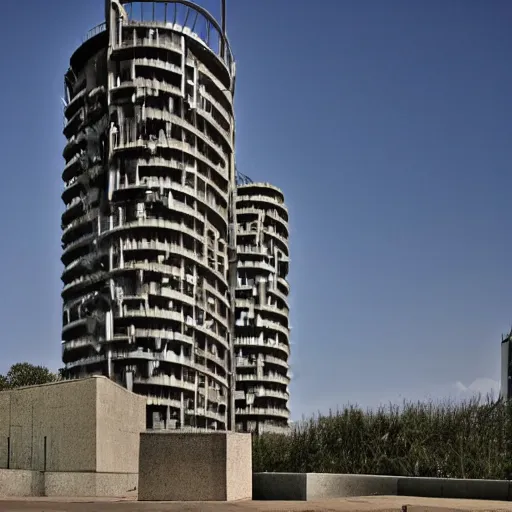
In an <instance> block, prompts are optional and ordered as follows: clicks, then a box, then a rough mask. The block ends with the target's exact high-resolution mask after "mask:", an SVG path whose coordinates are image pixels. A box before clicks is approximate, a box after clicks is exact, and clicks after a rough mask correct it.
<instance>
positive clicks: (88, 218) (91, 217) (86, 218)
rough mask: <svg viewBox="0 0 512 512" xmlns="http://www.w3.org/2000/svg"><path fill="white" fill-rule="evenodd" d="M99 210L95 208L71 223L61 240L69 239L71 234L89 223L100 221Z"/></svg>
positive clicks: (63, 232) (63, 231)
mask: <svg viewBox="0 0 512 512" xmlns="http://www.w3.org/2000/svg"><path fill="white" fill-rule="evenodd" d="M98 214H99V208H93V209H92V210H91V211H89V212H87V213H86V214H85V215H82V216H80V217H78V218H77V219H75V220H73V221H71V222H70V223H69V224H68V225H67V226H66V227H65V228H64V229H63V230H62V235H61V238H62V240H65V239H68V238H69V234H70V233H71V232H72V231H73V230H74V229H75V228H77V227H79V226H81V225H82V226H83V225H84V224H87V223H89V222H92V221H95V220H97V219H98Z"/></svg>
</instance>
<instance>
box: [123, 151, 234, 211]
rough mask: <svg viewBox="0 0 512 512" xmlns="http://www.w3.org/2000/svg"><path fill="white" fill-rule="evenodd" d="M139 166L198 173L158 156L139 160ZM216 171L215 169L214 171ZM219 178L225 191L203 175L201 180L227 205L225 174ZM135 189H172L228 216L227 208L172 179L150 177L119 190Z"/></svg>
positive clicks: (178, 162) (172, 160)
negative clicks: (218, 209) (223, 183)
mask: <svg viewBox="0 0 512 512" xmlns="http://www.w3.org/2000/svg"><path fill="white" fill-rule="evenodd" d="M138 163H139V165H140V166H149V167H166V168H169V169H179V170H180V171H185V170H189V171H190V172H194V173H195V172H196V169H195V167H194V166H186V165H184V164H183V162H181V161H178V160H174V159H172V158H162V157H157V156H150V157H149V159H148V160H146V159H139V162H138ZM213 170H214V171H215V169H213ZM219 177H221V179H222V181H223V182H225V189H224V190H223V189H221V188H219V187H218V185H217V184H216V183H215V182H214V181H213V180H211V179H209V178H207V177H205V176H203V175H201V179H203V180H205V182H206V183H207V184H208V185H209V186H210V187H211V188H212V189H213V190H215V192H217V194H218V195H219V196H220V197H221V198H222V200H223V202H224V204H226V205H227V201H228V181H227V179H226V177H225V176H224V175H223V174H219ZM133 187H146V188H155V189H160V188H161V187H163V188H164V189H171V190H177V191H178V192H183V193H184V194H188V195H191V196H193V197H194V198H196V199H199V200H201V199H203V200H204V203H205V205H207V206H208V207H210V208H213V209H214V210H217V207H218V208H221V209H222V211H223V212H225V213H226V214H227V208H226V207H225V206H221V205H218V204H212V203H211V202H209V201H207V200H206V198H205V197H204V196H202V195H201V194H199V193H198V192H197V191H196V190H195V189H193V188H191V187H188V186H185V185H182V184H180V183H176V182H174V181H172V180H171V178H170V177H168V178H156V177H155V178H152V177H148V178H147V179H146V180H145V179H144V178H143V179H142V180H141V181H140V183H139V184H135V183H131V184H128V185H124V184H121V185H120V186H119V190H122V189H124V188H133Z"/></svg>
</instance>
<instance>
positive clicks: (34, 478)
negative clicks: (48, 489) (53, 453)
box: [0, 469, 44, 498]
mask: <svg viewBox="0 0 512 512" xmlns="http://www.w3.org/2000/svg"><path fill="white" fill-rule="evenodd" d="M11 496H12V497H29V496H44V473H42V472H40V471H28V470H17V469H0V498H6V497H11Z"/></svg>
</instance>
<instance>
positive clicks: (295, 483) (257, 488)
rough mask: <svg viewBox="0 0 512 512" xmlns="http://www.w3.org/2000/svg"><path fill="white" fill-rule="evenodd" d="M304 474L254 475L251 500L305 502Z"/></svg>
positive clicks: (305, 480) (305, 476)
mask: <svg viewBox="0 0 512 512" xmlns="http://www.w3.org/2000/svg"><path fill="white" fill-rule="evenodd" d="M307 476H308V475H307V474H306V473H254V474H253V476H252V499H253V500H287V501H305V500H307Z"/></svg>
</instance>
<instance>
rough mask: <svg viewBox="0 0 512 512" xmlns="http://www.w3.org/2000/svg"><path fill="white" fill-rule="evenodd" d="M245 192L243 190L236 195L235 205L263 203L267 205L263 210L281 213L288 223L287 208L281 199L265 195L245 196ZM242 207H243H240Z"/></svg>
mask: <svg viewBox="0 0 512 512" xmlns="http://www.w3.org/2000/svg"><path fill="white" fill-rule="evenodd" d="M244 192H245V191H244V190H243V189H241V190H240V194H239V195H237V197H236V200H237V204H238V203H245V202H248V203H254V202H259V203H263V204H265V205H268V206H267V207H265V208H264V210H266V209H270V210H272V209H279V211H281V213H283V214H284V215H285V219H286V221H288V208H287V207H286V206H285V204H284V201H282V200H281V199H279V198H277V197H270V196H265V195H262V194H245V193H244ZM241 206H242V207H243V205H241Z"/></svg>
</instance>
